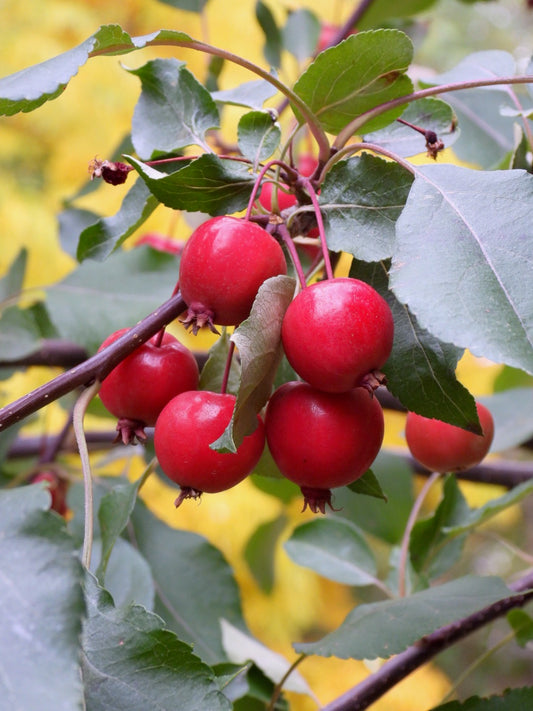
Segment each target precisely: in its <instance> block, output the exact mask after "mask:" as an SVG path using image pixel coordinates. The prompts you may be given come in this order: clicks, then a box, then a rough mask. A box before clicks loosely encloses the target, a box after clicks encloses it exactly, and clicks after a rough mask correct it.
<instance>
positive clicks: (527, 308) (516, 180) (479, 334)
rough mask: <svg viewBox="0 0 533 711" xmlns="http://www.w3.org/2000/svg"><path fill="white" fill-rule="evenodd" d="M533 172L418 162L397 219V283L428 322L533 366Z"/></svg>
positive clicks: (453, 338)
mask: <svg viewBox="0 0 533 711" xmlns="http://www.w3.org/2000/svg"><path fill="white" fill-rule="evenodd" d="M532 199H533V178H532V176H531V175H529V174H528V173H526V172H524V171H521V170H510V171H492V172H485V171H474V170H470V169H467V168H460V167H458V166H454V165H427V166H421V167H420V168H417V171H416V179H415V182H414V184H413V187H412V188H411V193H410V195H409V198H408V200H407V204H406V206H405V209H404V211H403V213H402V215H401V216H400V218H399V219H398V222H397V223H396V229H397V242H396V250H395V254H394V259H393V266H392V269H391V288H392V289H393V291H394V292H395V294H396V296H397V297H398V298H399V300H400V301H401V302H402V303H407V304H409V309H410V310H411V312H412V313H414V314H415V316H416V317H417V320H418V321H419V323H420V325H421V326H422V327H423V328H427V329H428V330H429V331H431V333H433V334H434V335H435V336H437V337H438V338H440V339H442V340H443V341H448V342H452V343H454V344H456V345H457V346H460V347H465V348H469V349H470V350H471V351H472V352H473V353H474V354H475V355H483V356H485V357H487V358H490V359H491V360H493V361H495V362H497V363H501V362H503V363H507V364H509V365H513V366H516V367H519V368H522V369H524V370H526V371H528V372H530V373H531V372H533V348H532V345H533V308H532V304H533V302H532V298H533V297H532V294H531V290H528V289H524V284H527V283H528V280H529V277H530V265H531V263H532V261H533V240H531V239H528V237H527V236H528V235H530V234H531V215H530V209H529V205H530V204H531V200H532Z"/></svg>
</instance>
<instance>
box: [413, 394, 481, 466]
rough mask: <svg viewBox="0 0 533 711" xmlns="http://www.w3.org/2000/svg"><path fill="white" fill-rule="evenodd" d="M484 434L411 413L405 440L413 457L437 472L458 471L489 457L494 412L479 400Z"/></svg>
mask: <svg viewBox="0 0 533 711" xmlns="http://www.w3.org/2000/svg"><path fill="white" fill-rule="evenodd" d="M476 407H477V414H478V417H479V422H480V424H481V429H482V430H483V435H477V434H474V433H473V432H468V431H467V430H464V429H462V428H461V427H455V426H454V425H450V424H448V423H446V422H442V421H441V420H433V419H430V418H428V417H422V415H417V414H416V413H414V412H409V413H408V415H407V420H406V424H405V439H406V440H407V446H408V447H409V450H410V452H411V454H412V455H413V457H414V458H415V459H417V460H418V461H419V462H420V464H423V465H424V466H425V467H427V469H429V470H431V471H434V472H441V473H444V472H458V471H462V470H464V469H469V468H470V467H473V466H475V465H476V464H479V463H480V462H481V461H482V460H483V459H484V458H485V456H486V454H487V453H488V451H489V449H490V445H491V444H492V440H493V437H494V421H493V419H492V415H491V413H490V411H489V410H488V409H487V408H486V407H485V406H484V405H482V404H481V403H479V402H478V403H476Z"/></svg>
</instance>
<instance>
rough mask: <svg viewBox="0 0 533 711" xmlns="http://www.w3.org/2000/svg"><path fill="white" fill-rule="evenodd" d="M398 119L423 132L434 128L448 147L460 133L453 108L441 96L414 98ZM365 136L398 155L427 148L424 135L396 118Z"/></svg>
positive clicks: (410, 154)
mask: <svg viewBox="0 0 533 711" xmlns="http://www.w3.org/2000/svg"><path fill="white" fill-rule="evenodd" d="M401 118H402V119H403V120H405V121H409V123H412V124H413V125H414V126H419V127H420V128H423V129H424V130H425V131H434V132H435V133H436V134H437V137H438V138H439V139H440V140H441V141H444V143H445V145H446V147H447V148H448V147H449V146H451V145H453V144H454V143H455V141H456V140H457V138H458V137H459V132H458V131H456V130H454V123H453V121H454V113H453V109H452V107H451V106H450V105H449V104H446V103H445V102H444V101H442V100H441V99H435V98H431V97H428V98H426V99H419V100H418V101H413V102H412V103H410V104H409V106H408V107H407V108H406V109H405V111H404V112H403V114H402V116H401ZM364 139H365V141H369V142H371V143H376V144H377V145H378V146H382V147H383V148H387V149H388V150H389V151H393V152H394V153H396V154H397V155H399V156H414V155H416V154H417V153H424V152H425V151H426V139H425V137H424V136H423V135H422V134H420V133H419V132H418V131H415V130H414V129H412V128H410V127H409V126H406V125H405V124H402V123H400V122H399V121H394V122H393V123H391V124H389V125H388V126H386V127H385V128H382V129H381V130H380V131H374V132H373V133H367V134H366V135H365V137H364Z"/></svg>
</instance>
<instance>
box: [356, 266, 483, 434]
mask: <svg viewBox="0 0 533 711" xmlns="http://www.w3.org/2000/svg"><path fill="white" fill-rule="evenodd" d="M350 276H353V277H355V278H358V279H362V280H363V281H366V282H368V283H369V284H371V285H372V286H373V287H374V289H376V291H378V293H379V294H381V296H382V297H383V298H384V299H385V300H386V301H387V303H388V304H389V306H390V308H391V311H392V315H393V317H394V340H393V346H392V353H391V355H390V357H389V359H388V361H387V363H386V364H385V366H384V367H383V372H384V373H385V375H386V376H387V387H388V389H389V390H390V391H391V393H392V394H393V395H395V396H396V397H397V398H398V399H399V400H400V401H401V402H402V403H403V405H404V406H405V407H406V408H407V409H408V410H411V411H413V412H417V413H419V414H420V415H424V416H425V417H433V418H438V419H441V420H443V421H444V422H449V423H450V424H453V425H456V426H457V427H467V428H469V429H472V428H475V427H476V426H479V421H478V416H477V411H476V406H475V401H474V398H473V397H472V395H470V393H469V392H468V390H467V389H466V388H465V387H464V386H463V385H462V384H461V383H460V382H459V381H458V380H457V378H456V377H455V368H456V366H457V362H458V360H459V358H460V356H461V355H462V351H461V350H460V349H458V348H456V347H455V346H453V345H450V344H448V343H443V342H442V341H439V340H438V339H437V338H435V336H433V335H432V334H431V333H429V331H426V330H425V329H423V328H421V327H420V325H419V323H418V322H417V320H416V318H415V317H414V316H413V315H412V313H411V312H410V311H409V309H408V308H407V307H406V306H404V305H403V304H401V303H400V302H399V301H398V299H396V297H395V296H394V294H393V293H392V292H391V291H390V290H389V288H388V277H387V272H386V268H385V265H383V264H364V263H362V262H355V261H354V262H353V263H352V268H351V270H350Z"/></svg>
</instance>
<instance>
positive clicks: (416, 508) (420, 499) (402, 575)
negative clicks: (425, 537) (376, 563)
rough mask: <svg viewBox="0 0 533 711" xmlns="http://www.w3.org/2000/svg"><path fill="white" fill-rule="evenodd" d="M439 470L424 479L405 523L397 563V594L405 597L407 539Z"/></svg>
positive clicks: (438, 475) (438, 476)
mask: <svg viewBox="0 0 533 711" xmlns="http://www.w3.org/2000/svg"><path fill="white" fill-rule="evenodd" d="M440 476H441V474H440V472H433V473H432V474H431V476H430V477H429V478H428V479H426V481H425V482H424V486H423V487H422V488H421V489H420V493H419V494H418V496H417V497H416V499H415V502H414V504H413V507H412V509H411V512H410V514H409V518H408V519H407V523H406V525H405V531H404V532H403V538H402V545H401V547H400V561H399V564H398V595H399V596H400V597H405V587H406V586H405V579H406V569H407V556H408V553H409V541H410V539H411V532H412V530H413V527H414V525H415V523H416V519H417V518H418V514H419V513H420V509H421V508H422V504H423V503H424V499H425V498H426V495H427V493H428V491H429V490H430V489H431V487H432V486H433V484H434V483H435V482H436V481H437V480H438V479H439V478H440Z"/></svg>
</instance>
